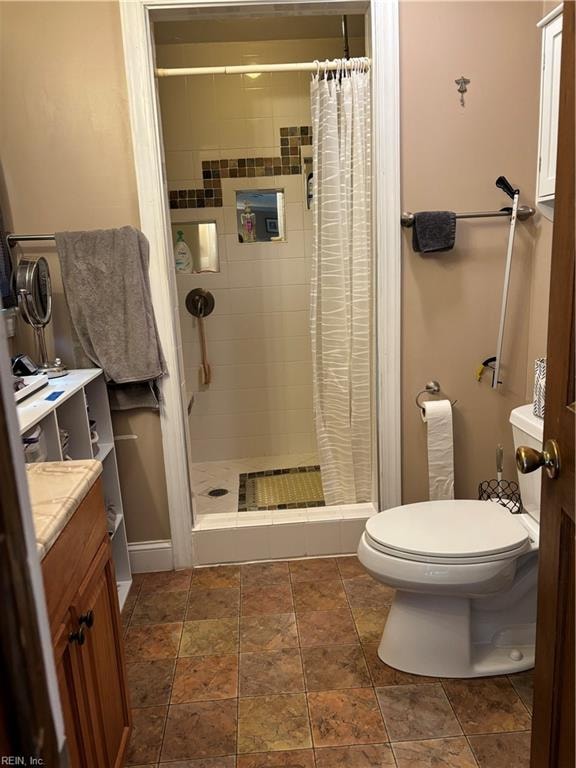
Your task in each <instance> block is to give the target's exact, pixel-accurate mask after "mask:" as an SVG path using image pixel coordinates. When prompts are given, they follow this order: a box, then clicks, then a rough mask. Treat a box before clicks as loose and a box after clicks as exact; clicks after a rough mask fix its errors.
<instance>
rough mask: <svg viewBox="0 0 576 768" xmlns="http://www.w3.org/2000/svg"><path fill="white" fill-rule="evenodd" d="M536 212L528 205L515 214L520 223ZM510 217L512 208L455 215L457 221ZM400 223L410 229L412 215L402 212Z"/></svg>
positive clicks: (519, 208)
mask: <svg viewBox="0 0 576 768" xmlns="http://www.w3.org/2000/svg"><path fill="white" fill-rule="evenodd" d="M535 213H536V211H535V210H534V208H531V207H530V206H529V205H519V206H518V212H517V214H516V216H517V218H518V219H520V221H525V220H526V219H529V218H530V217H531V216H534V214H535ZM511 215H512V208H511V207H507V208H501V209H500V210H499V211H469V212H466V213H457V214H456V218H457V219H491V218H495V217H497V218H501V217H503V216H511ZM400 223H401V224H402V226H403V227H412V226H413V225H414V214H413V213H410V212H409V211H404V212H403V213H402V216H401V217H400Z"/></svg>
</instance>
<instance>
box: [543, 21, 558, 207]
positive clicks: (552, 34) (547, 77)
mask: <svg viewBox="0 0 576 768" xmlns="http://www.w3.org/2000/svg"><path fill="white" fill-rule="evenodd" d="M561 51H562V14H560V15H559V16H557V17H556V18H555V19H554V20H553V21H551V22H550V24H547V25H546V27H544V31H543V39H542V92H541V97H540V158H539V172H538V199H540V200H549V199H551V198H553V197H554V189H555V185H556V153H557V151H558V109H559V97H560V54H561Z"/></svg>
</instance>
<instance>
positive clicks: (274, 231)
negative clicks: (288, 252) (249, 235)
mask: <svg viewBox="0 0 576 768" xmlns="http://www.w3.org/2000/svg"><path fill="white" fill-rule="evenodd" d="M265 224H266V232H268V233H269V234H270V235H278V234H279V229H278V219H272V218H269V219H265Z"/></svg>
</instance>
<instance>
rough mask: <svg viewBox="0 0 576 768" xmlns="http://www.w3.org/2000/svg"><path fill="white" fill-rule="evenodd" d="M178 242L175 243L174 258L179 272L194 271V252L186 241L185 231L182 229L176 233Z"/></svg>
mask: <svg viewBox="0 0 576 768" xmlns="http://www.w3.org/2000/svg"><path fill="white" fill-rule="evenodd" d="M176 235H177V237H176V242H175V243H174V260H175V262H176V271H177V272H191V271H192V254H191V253H190V248H188V245H187V243H186V241H185V240H184V232H182V230H181V229H179V230H178V232H177V233H176Z"/></svg>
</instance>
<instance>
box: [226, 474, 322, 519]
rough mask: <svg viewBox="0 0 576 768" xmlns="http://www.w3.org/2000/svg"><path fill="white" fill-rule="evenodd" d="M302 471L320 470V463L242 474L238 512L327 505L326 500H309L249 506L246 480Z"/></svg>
mask: <svg viewBox="0 0 576 768" xmlns="http://www.w3.org/2000/svg"><path fill="white" fill-rule="evenodd" d="M301 472H320V465H319V464H315V465H313V466H309V467H287V468H286V469H265V470H262V471H260V472H245V473H243V474H241V475H240V485H239V488H238V512H260V511H263V510H266V509H302V508H303V507H325V506H326V502H325V501H308V502H303V501H302V502H299V503H294V504H276V505H272V506H269V507H258V506H248V505H247V503H246V481H247V480H249V479H250V480H251V479H253V478H256V477H270V476H271V475H288V474H298V473H301Z"/></svg>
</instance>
